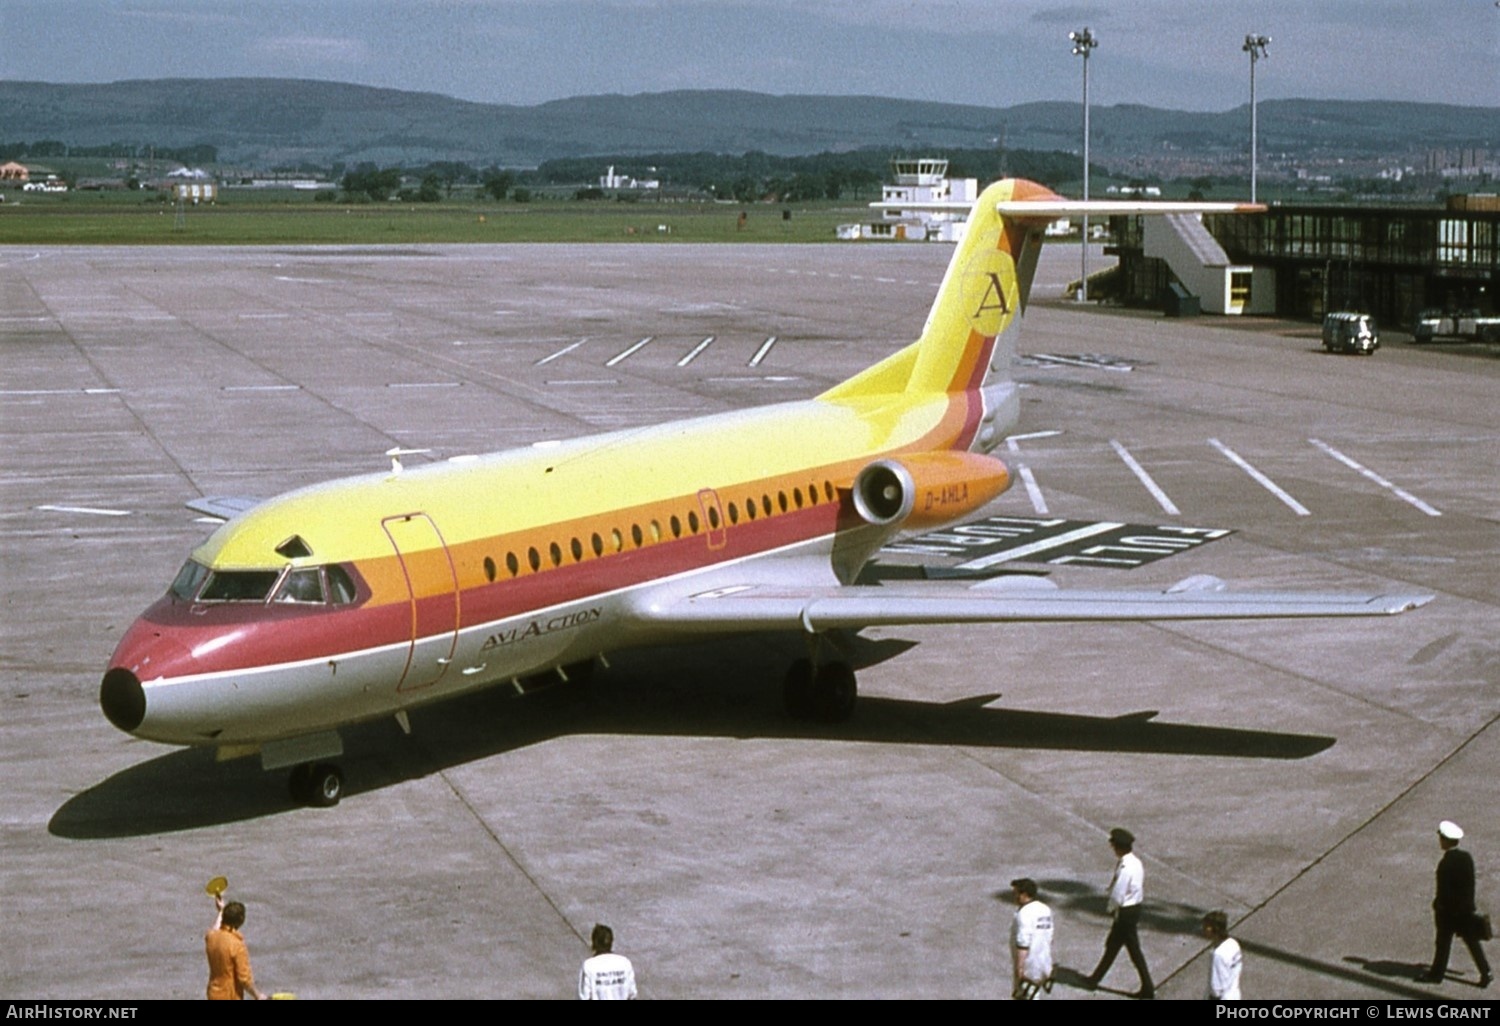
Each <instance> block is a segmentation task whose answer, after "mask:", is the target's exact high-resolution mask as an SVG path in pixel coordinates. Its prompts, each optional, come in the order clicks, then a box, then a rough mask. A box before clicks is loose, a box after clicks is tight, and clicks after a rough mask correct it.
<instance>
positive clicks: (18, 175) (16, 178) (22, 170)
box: [0, 160, 31, 182]
mask: <svg viewBox="0 0 1500 1026" xmlns="http://www.w3.org/2000/svg"><path fill="white" fill-rule="evenodd" d="M30 178H31V169H30V168H28V167H27V166H26V165H25V164H17V163H16V162H15V161H14V160H12V161H9V162H7V163H4V164H0V182H24V181H27V180H28V179H30Z"/></svg>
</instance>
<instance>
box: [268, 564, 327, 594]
mask: <svg viewBox="0 0 1500 1026" xmlns="http://www.w3.org/2000/svg"><path fill="white" fill-rule="evenodd" d="M276 601H277V602H322V601H323V573H322V571H321V570H319V569H318V568H317V567H312V568H311V569H307V570H292V571H289V572H288V573H287V575H286V580H285V581H283V582H282V583H281V588H280V589H279V590H278V591H277V592H276Z"/></svg>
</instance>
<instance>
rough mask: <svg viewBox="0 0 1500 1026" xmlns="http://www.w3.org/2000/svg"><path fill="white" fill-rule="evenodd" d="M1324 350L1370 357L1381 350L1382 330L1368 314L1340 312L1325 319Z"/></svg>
mask: <svg viewBox="0 0 1500 1026" xmlns="http://www.w3.org/2000/svg"><path fill="white" fill-rule="evenodd" d="M1323 348H1324V349H1326V350H1328V351H1329V352H1330V353H1359V354H1361V355H1363V356H1369V355H1370V354H1371V353H1373V352H1374V351H1375V350H1377V349H1379V348H1380V330H1379V329H1378V328H1377V327H1376V326H1375V318H1374V317H1372V316H1371V315H1370V314H1367V313H1357V312H1355V311H1353V310H1338V311H1335V312H1334V313H1331V314H1327V315H1325V316H1324V318H1323Z"/></svg>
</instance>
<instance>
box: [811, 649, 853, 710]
mask: <svg viewBox="0 0 1500 1026" xmlns="http://www.w3.org/2000/svg"><path fill="white" fill-rule="evenodd" d="M812 691H813V716H814V718H816V719H818V720H820V721H822V722H823V723H843V722H844V721H845V720H847V719H848V718H849V717H851V716H853V715H854V706H855V704H856V701H857V700H858V698H859V685H858V683H857V682H856V681H855V679H854V668H853V667H852V666H850V665H849V664H848V663H824V664H823V665H822V666H820V667H818V672H817V675H816V676H815V677H814V678H813V687H812Z"/></svg>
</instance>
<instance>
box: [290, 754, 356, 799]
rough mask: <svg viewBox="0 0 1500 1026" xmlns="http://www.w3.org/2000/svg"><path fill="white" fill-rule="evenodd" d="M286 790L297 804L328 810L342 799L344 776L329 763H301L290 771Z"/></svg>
mask: <svg viewBox="0 0 1500 1026" xmlns="http://www.w3.org/2000/svg"><path fill="white" fill-rule="evenodd" d="M287 790H288V791H289V792H291V795H292V800H293V801H294V802H297V803H298V804H301V805H313V806H316V807H317V808H320V809H326V808H330V807H332V806H334V805H337V804H338V803H339V799H340V798H342V797H344V774H342V773H340V772H339V768H338V767H337V766H335V765H334V764H333V763H331V762H319V763H303V764H302V765H300V766H298V767H296V768H294V769H293V770H292V775H291V777H290V778H289V779H288V780H287Z"/></svg>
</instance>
